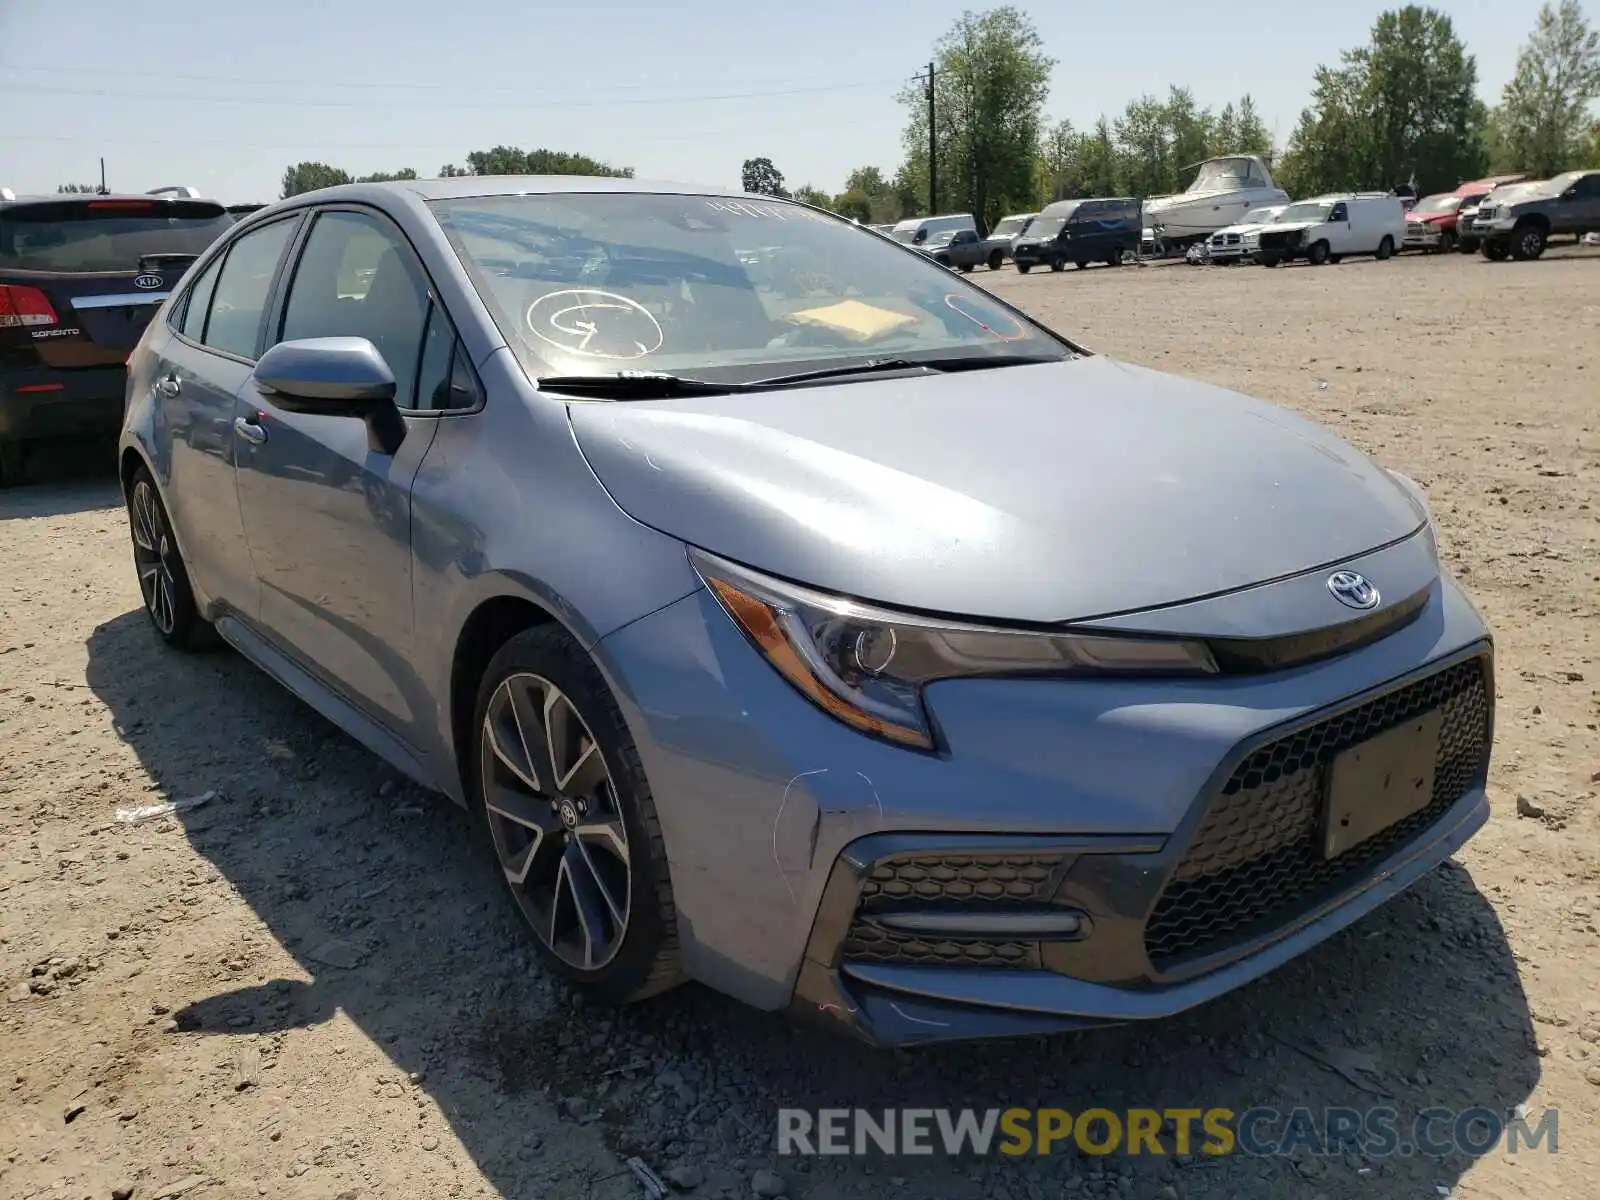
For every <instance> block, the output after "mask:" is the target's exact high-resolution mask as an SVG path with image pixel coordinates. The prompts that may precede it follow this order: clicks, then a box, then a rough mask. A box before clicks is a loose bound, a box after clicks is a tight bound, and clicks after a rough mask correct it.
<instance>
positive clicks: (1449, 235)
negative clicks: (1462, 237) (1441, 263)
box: [1439, 229, 1456, 254]
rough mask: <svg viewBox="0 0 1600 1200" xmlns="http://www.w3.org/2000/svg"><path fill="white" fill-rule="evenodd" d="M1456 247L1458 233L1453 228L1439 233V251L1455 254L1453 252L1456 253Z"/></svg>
mask: <svg viewBox="0 0 1600 1200" xmlns="http://www.w3.org/2000/svg"><path fill="white" fill-rule="evenodd" d="M1455 248H1456V235H1455V233H1454V232H1452V231H1451V230H1449V229H1446V230H1445V231H1444V232H1443V233H1441V234H1440V235H1439V253H1440V254H1453V253H1455Z"/></svg>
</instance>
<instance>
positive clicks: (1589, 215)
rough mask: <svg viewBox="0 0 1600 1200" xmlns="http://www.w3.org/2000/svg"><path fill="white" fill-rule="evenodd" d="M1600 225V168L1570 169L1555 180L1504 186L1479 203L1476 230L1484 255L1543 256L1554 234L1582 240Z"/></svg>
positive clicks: (1526, 258) (1502, 256)
mask: <svg viewBox="0 0 1600 1200" xmlns="http://www.w3.org/2000/svg"><path fill="white" fill-rule="evenodd" d="M1596 229H1600V171H1568V172H1566V173H1565V174H1563V175H1557V176H1555V177H1554V178H1552V179H1542V180H1538V181H1536V182H1533V183H1520V184H1514V185H1512V186H1511V187H1507V188H1499V189H1497V190H1496V191H1495V192H1493V193H1492V194H1490V195H1489V196H1487V197H1485V199H1484V201H1483V203H1482V204H1480V205H1479V206H1478V213H1477V216H1476V217H1475V218H1474V220H1473V223H1472V232H1473V233H1474V234H1476V235H1477V236H1478V237H1479V238H1480V239H1481V241H1482V246H1481V249H1482V251H1483V255H1484V257H1485V258H1491V259H1494V260H1496V261H1499V260H1500V259H1504V258H1506V257H1508V256H1509V257H1511V258H1515V259H1519V260H1528V259H1534V258H1538V257H1539V256H1540V255H1541V254H1543V253H1544V248H1545V246H1546V245H1547V244H1548V243H1549V241H1550V238H1551V237H1553V236H1555V235H1557V234H1570V235H1572V236H1573V237H1575V238H1576V239H1577V240H1578V241H1582V240H1583V236H1584V234H1586V233H1588V232H1589V231H1590V230H1596Z"/></svg>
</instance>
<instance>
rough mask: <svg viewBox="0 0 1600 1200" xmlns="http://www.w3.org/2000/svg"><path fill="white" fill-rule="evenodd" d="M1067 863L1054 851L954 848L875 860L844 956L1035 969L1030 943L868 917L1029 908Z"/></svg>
mask: <svg viewBox="0 0 1600 1200" xmlns="http://www.w3.org/2000/svg"><path fill="white" fill-rule="evenodd" d="M1067 861H1068V859H1067V856H1066V855H1064V854H1062V853H1061V852H1059V851H1037V852H1035V851H1000V852H995V853H980V852H966V851H960V852H943V853H936V854H901V855H895V856H893V857H890V858H884V859H880V860H879V861H877V862H875V863H874V864H873V865H872V868H871V870H870V871H869V872H868V874H867V878H866V879H865V880H864V881H863V883H862V886H861V897H860V901H859V904H858V907H857V911H856V915H855V919H854V920H853V921H852V922H851V925H850V932H849V933H848V934H847V935H846V937H845V942H844V957H845V959H846V960H847V961H851V962H877V963H903V964H916V965H920V966H960V967H999V968H1006V967H1011V968H1018V969H1032V970H1037V969H1038V967H1039V948H1038V946H1037V944H1035V943H1033V942H1023V941H1009V940H1008V941H996V940H990V939H984V938H974V937H961V938H952V937H943V936H938V935H935V934H913V933H906V932H903V931H901V930H891V929H886V928H884V927H883V926H881V925H879V924H878V923H877V922H875V921H874V920H873V917H874V916H875V915H878V914H883V913H894V912H909V911H917V912H927V911H930V910H940V909H942V910H944V911H947V912H973V911H981V912H996V911H999V910H1002V909H1004V908H1007V907H1015V908H1028V909H1033V910H1037V908H1038V907H1039V906H1040V905H1043V904H1047V903H1049V901H1050V899H1051V897H1052V896H1054V895H1055V891H1056V888H1057V887H1058V886H1059V884H1060V882H1061V875H1062V873H1063V871H1064V870H1065V867H1066V865H1067Z"/></svg>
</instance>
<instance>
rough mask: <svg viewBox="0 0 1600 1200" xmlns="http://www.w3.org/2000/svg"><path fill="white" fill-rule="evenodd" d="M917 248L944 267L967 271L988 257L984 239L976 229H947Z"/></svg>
mask: <svg viewBox="0 0 1600 1200" xmlns="http://www.w3.org/2000/svg"><path fill="white" fill-rule="evenodd" d="M917 249H918V250H920V251H922V252H923V253H924V254H926V255H927V256H928V257H929V258H931V259H933V261H934V262H936V263H938V264H939V265H940V266H942V267H955V268H957V269H958V270H960V271H963V272H966V271H970V270H972V268H973V267H975V266H977V265H978V264H979V263H981V262H984V261H986V260H987V259H988V254H989V252H988V251H987V250H985V249H984V245H983V240H982V239H981V238H980V237H978V231H977V230H976V229H947V230H945V231H944V232H943V233H936V234H934V235H932V236H931V237H930V238H928V240H927V241H925V242H922V243H920V244H919V245H918V246H917Z"/></svg>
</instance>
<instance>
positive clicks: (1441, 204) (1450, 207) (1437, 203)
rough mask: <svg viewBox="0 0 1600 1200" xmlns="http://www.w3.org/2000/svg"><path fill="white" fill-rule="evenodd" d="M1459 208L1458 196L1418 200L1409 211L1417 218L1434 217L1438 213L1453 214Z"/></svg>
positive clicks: (1459, 200)
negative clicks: (1417, 216)
mask: <svg viewBox="0 0 1600 1200" xmlns="http://www.w3.org/2000/svg"><path fill="white" fill-rule="evenodd" d="M1460 207H1461V197H1460V196H1429V197H1428V198H1427V199H1426V200H1418V201H1417V203H1416V204H1415V205H1414V206H1412V209H1411V211H1412V212H1414V213H1416V214H1417V215H1419V216H1436V215H1437V214H1439V213H1450V212H1455V211H1456V209H1458V208H1460Z"/></svg>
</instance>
